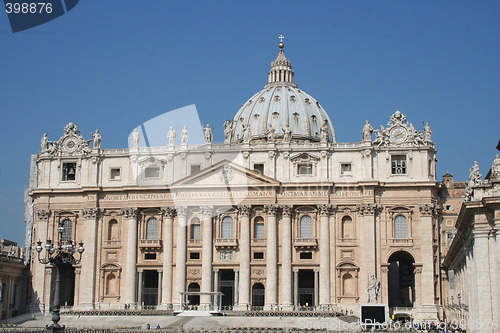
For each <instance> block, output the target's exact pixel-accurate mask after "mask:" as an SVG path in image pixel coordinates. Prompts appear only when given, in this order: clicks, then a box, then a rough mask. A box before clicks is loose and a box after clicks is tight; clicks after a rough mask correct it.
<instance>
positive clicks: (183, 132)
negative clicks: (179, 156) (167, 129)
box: [168, 125, 189, 146]
mask: <svg viewBox="0 0 500 333" xmlns="http://www.w3.org/2000/svg"><path fill="white" fill-rule="evenodd" d="M174 133H175V131H174ZM188 139H189V136H188V129H187V126H186V125H184V128H183V129H182V130H181V145H187V144H188ZM174 141H175V136H174V139H173V141H172V144H170V142H169V143H168V145H169V146H170V145H172V146H173V145H174Z"/></svg>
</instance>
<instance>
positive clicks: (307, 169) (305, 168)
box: [297, 163, 313, 175]
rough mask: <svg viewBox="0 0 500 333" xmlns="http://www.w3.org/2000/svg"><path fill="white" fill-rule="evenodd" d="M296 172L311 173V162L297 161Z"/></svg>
mask: <svg viewBox="0 0 500 333" xmlns="http://www.w3.org/2000/svg"><path fill="white" fill-rule="evenodd" d="M297 174H298V175H312V174H313V165H312V163H299V164H297Z"/></svg>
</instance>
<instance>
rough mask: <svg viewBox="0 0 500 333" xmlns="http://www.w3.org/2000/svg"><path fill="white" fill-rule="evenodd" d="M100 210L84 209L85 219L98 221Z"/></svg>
mask: <svg viewBox="0 0 500 333" xmlns="http://www.w3.org/2000/svg"><path fill="white" fill-rule="evenodd" d="M99 213H100V211H99V208H93V207H92V208H84V209H82V215H83V218H84V219H86V220H91V219H94V220H95V219H96V218H97V216H98V215H99Z"/></svg>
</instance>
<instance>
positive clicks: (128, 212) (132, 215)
mask: <svg viewBox="0 0 500 333" xmlns="http://www.w3.org/2000/svg"><path fill="white" fill-rule="evenodd" d="M122 214H123V217H125V218H126V219H136V218H137V215H139V209H137V208H135V207H128V208H122Z"/></svg>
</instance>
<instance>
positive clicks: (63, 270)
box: [56, 265, 75, 306]
mask: <svg viewBox="0 0 500 333" xmlns="http://www.w3.org/2000/svg"><path fill="white" fill-rule="evenodd" d="M56 269H57V268H56ZM59 272H60V274H61V283H60V284H59V285H60V287H59V288H60V289H59V304H60V305H61V306H73V305H74V302H75V268H74V267H73V266H71V265H63V266H60V267H59Z"/></svg>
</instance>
